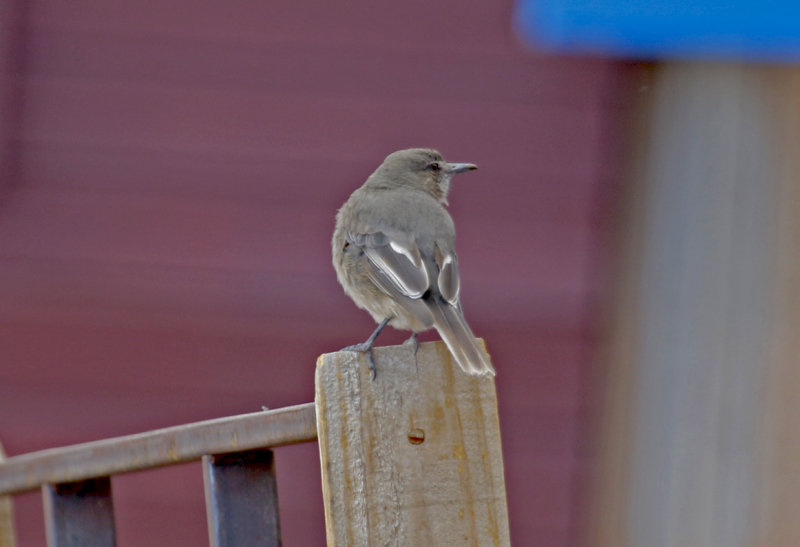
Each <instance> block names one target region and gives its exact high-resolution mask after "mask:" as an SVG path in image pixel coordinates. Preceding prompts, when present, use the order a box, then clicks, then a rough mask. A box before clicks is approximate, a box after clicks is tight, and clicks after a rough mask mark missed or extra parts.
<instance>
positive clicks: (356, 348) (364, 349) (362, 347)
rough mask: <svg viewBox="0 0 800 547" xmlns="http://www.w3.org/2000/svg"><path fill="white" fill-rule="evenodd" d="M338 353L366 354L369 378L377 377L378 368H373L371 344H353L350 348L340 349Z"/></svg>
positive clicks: (373, 360)
mask: <svg viewBox="0 0 800 547" xmlns="http://www.w3.org/2000/svg"><path fill="white" fill-rule="evenodd" d="M339 351H353V352H356V353H366V354H367V362H368V365H367V366H368V368H369V372H370V377H371V379H372V380H375V378H377V377H378V367H377V366H375V359H374V358H373V357H372V344H369V343H367V342H361V343H360V344H353V345H352V346H347V347H346V348H342V349H341V350H339Z"/></svg>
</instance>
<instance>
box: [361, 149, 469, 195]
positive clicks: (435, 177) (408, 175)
mask: <svg viewBox="0 0 800 547" xmlns="http://www.w3.org/2000/svg"><path fill="white" fill-rule="evenodd" d="M477 168H478V167H477V166H476V165H474V164H472V163H448V162H446V161H445V159H444V158H443V157H442V155H441V154H440V153H439V152H437V151H436V150H432V149H430V148H409V149H407V150H398V151H397V152H392V153H391V154H389V155H388V156H386V159H385V160H383V163H382V164H381V166H380V167H378V169H377V170H376V171H375V172H374V173H373V174H372V176H370V179H369V180H368V182H367V183H368V184H370V185H371V186H374V187H385V188H398V187H401V186H405V187H412V188H418V189H420V190H424V191H426V192H428V193H429V194H430V195H432V196H433V197H434V198H436V200H437V201H439V202H440V203H444V204H447V192H448V191H449V190H450V179H451V178H453V175H455V174H457V173H463V172H464V171H473V170H475V169H477Z"/></svg>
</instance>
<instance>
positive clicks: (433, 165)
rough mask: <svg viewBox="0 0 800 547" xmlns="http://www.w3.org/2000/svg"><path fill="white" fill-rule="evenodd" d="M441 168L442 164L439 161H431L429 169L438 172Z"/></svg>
mask: <svg viewBox="0 0 800 547" xmlns="http://www.w3.org/2000/svg"><path fill="white" fill-rule="evenodd" d="M441 168H442V166H441V165H439V162H433V163H429V164H428V169H430V170H431V171H433V172H436V171H438V170H439V169H441Z"/></svg>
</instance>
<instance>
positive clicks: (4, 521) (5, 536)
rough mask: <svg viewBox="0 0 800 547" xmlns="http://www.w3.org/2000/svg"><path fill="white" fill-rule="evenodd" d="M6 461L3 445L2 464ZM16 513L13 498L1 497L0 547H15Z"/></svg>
mask: <svg viewBox="0 0 800 547" xmlns="http://www.w3.org/2000/svg"><path fill="white" fill-rule="evenodd" d="M5 459H6V454H5V452H4V451H3V445H2V444H0V464H2V463H3V462H4V461H5ZM15 545H16V540H15V536H14V512H13V510H12V505H11V496H0V547H14V546H15Z"/></svg>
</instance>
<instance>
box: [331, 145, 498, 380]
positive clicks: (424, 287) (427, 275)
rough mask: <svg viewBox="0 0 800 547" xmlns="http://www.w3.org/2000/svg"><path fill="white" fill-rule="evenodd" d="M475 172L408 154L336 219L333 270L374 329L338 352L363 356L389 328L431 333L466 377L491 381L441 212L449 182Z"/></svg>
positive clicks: (373, 178)
mask: <svg viewBox="0 0 800 547" xmlns="http://www.w3.org/2000/svg"><path fill="white" fill-rule="evenodd" d="M474 169H477V167H476V166H475V165H473V164H471V163H448V162H446V161H445V160H444V158H443V157H442V155H441V154H440V153H439V152H437V151H436V150H430V149H426V148H412V149H409V150H399V151H397V152H394V153H392V154H389V156H387V157H386V159H385V160H384V161H383V163H382V164H381V165H380V167H378V169H376V170H375V172H374V173H372V174H371V175H370V176H369V178H367V181H366V182H365V183H364V185H363V186H361V188H359V189H357V190H356V191H355V192H353V194H352V195H351V196H350V198H349V199H348V200H347V201H346V202H345V204H344V205H343V206H342V208H341V209H339V212H338V214H337V215H336V229H335V230H334V233H333V241H332V246H333V266H334V268H335V269H336V275H337V277H338V279H339V283H341V285H342V287H344V291H345V293H347V294H348V296H350V298H352V299H353V301H354V302H355V303H356V305H357V306H358V307H359V308H362V309H365V310H367V311H368V312H369V313H370V314H371V315H372V317H373V318H374V319H375V321H376V322H377V323H378V328H377V329H375V332H373V333H372V335H371V336H370V337H369V338H368V339H367V341H366V342H363V343H361V344H356V345H354V346H348V347H347V348H344V350H349V351H361V352H366V353H367V356H368V358H369V363H370V369H371V371H372V377H373V379H374V378H375V375H376V372H377V370H376V368H375V363H374V361H373V359H372V345H373V343H374V342H375V339H376V338H377V337H378V334H380V332H381V330H383V328H384V327H385V326H386V325H387V324H389V325H392V326H393V327H395V328H397V329H405V330H410V331H412V332H413V334H412V335H411V338H410V339H409V340H413V342H414V344H415V345H416V343H417V342H416V335H417V333H419V332H422V331H426V330H428V329H430V328H435V329H436V330H437V331H438V332H439V335H440V336H441V337H442V339H443V340H444V342H445V343H446V344H447V347H448V348H449V349H450V353H452V355H453V357H454V358H455V360H456V362H457V363H458V364H459V365H460V366H461V368H462V369H463V370H464V372H466V373H467V374H472V375H476V376H485V375H494V374H495V371H494V368H493V367H492V364H491V363H490V362H489V360H488V359H487V357H486V354H485V353H484V352H483V350H482V348H481V347H480V346H479V345H478V342H477V341H476V340H475V336H474V335H473V334H472V330H471V329H470V328H469V325H468V324H467V322H466V321H465V320H464V314H463V312H462V311H461V304H460V303H459V299H458V296H459V290H460V282H459V276H458V258H457V257H456V252H455V239H456V232H455V227H454V225H453V219H452V218H451V217H450V215H449V213H448V212H447V210H446V209H445V208H444V206H445V205H447V193H448V190H449V189H450V179H451V178H452V177H453V175H455V174H457V173H462V172H464V171H471V170H474Z"/></svg>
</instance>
